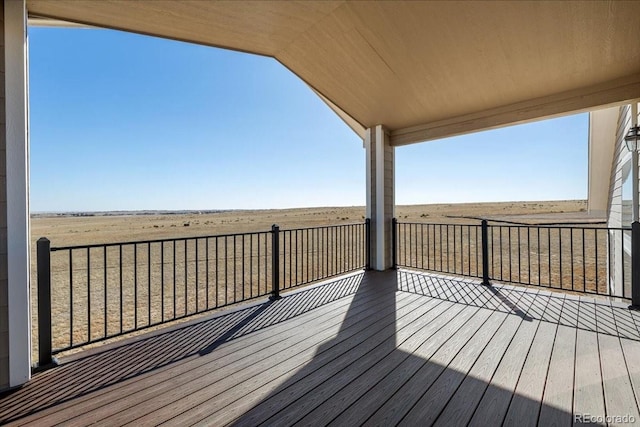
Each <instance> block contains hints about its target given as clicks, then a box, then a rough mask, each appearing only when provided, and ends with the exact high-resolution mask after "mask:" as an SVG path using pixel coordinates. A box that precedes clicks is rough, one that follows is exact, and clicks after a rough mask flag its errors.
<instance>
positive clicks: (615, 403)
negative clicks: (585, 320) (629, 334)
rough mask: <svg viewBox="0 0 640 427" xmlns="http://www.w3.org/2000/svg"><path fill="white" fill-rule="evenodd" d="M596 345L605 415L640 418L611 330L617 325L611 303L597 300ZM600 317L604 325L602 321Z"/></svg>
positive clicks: (623, 361) (623, 362)
mask: <svg viewBox="0 0 640 427" xmlns="http://www.w3.org/2000/svg"><path fill="white" fill-rule="evenodd" d="M595 308H596V320H597V322H598V347H599V350H600V360H601V361H606V363H601V368H602V383H603V387H604V401H605V411H606V414H607V415H608V416H625V415H627V416H632V417H635V419H636V420H640V413H638V405H637V403H636V399H635V396H634V391H633V386H632V383H631V377H630V376H629V371H628V370H627V365H626V361H625V356H624V354H623V352H622V345H621V342H620V338H619V337H618V336H616V335H615V333H613V334H612V331H613V332H615V330H616V325H615V321H614V320H613V312H612V311H611V307H609V306H607V305H605V304H596V307H595ZM601 321H602V322H603V325H601Z"/></svg>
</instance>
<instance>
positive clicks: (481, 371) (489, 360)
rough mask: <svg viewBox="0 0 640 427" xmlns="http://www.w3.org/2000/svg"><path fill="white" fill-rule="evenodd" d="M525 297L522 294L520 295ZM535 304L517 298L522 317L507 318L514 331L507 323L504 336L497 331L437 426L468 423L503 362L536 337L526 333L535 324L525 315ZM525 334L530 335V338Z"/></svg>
mask: <svg viewBox="0 0 640 427" xmlns="http://www.w3.org/2000/svg"><path fill="white" fill-rule="evenodd" d="M522 296H523V295H522V294H520V297H522ZM532 303H533V300H531V299H527V300H524V301H521V300H518V301H517V302H516V305H517V306H518V307H519V308H518V313H521V314H520V316H515V315H511V316H510V319H508V320H507V321H510V322H512V323H514V330H511V329H509V325H507V324H506V323H507V322H505V324H503V326H502V327H501V329H500V331H498V333H499V334H501V335H500V336H498V334H496V336H494V339H492V341H491V342H490V343H489V344H488V346H487V348H485V350H484V351H483V352H482V354H481V355H480V357H479V358H478V360H477V361H476V364H475V365H474V366H473V368H472V369H471V371H470V372H469V374H468V375H467V376H466V378H465V379H464V381H463V382H462V384H461V385H460V387H459V388H458V389H457V390H456V391H455V394H454V395H453V396H452V398H451V399H450V400H449V402H448V403H447V404H446V407H444V409H443V411H442V412H441V413H440V415H439V416H438V418H437V419H436V422H435V425H441V426H447V425H467V424H468V423H469V421H470V419H471V417H472V416H473V414H474V411H475V409H476V407H477V406H478V404H479V403H480V401H481V400H482V398H483V396H484V395H485V393H486V390H487V387H488V386H489V384H490V383H491V382H492V379H493V378H494V376H495V374H496V371H497V370H498V367H499V366H501V365H503V362H504V363H509V360H510V357H511V358H512V357H513V354H514V353H513V348H514V347H517V348H522V347H525V346H523V345H522V343H523V342H530V341H529V340H531V339H533V335H534V334H533V333H531V332H530V333H529V335H527V334H526V333H527V325H528V324H530V323H532V320H531V319H529V318H528V317H526V315H524V312H525V311H526V310H527V309H528V308H529V306H530V305H531V304H532ZM523 329H524V330H525V332H524V333H523V332H522V330H523ZM533 330H535V329H533ZM529 331H531V328H529ZM526 337H528V340H527V339H526ZM523 338H525V341H523V340H522V339H523ZM509 350H511V352H510V351H509ZM525 354H526V353H525ZM521 358H522V360H524V355H521ZM503 366H504V365H503ZM503 369H504V368H503ZM517 372H518V374H519V372H520V371H519V369H517ZM513 384H514V385H515V381H514V382H513Z"/></svg>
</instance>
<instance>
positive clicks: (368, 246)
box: [364, 218, 371, 270]
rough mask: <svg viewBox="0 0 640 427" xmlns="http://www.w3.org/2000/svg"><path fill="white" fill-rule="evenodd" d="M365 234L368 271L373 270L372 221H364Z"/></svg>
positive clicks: (368, 219)
mask: <svg viewBox="0 0 640 427" xmlns="http://www.w3.org/2000/svg"><path fill="white" fill-rule="evenodd" d="M364 228H365V231H364V234H365V244H364V245H365V251H366V252H365V253H366V255H365V256H366V257H367V259H366V269H367V270H371V219H370V218H367V219H365V220H364Z"/></svg>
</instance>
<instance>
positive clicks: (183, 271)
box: [31, 201, 606, 356]
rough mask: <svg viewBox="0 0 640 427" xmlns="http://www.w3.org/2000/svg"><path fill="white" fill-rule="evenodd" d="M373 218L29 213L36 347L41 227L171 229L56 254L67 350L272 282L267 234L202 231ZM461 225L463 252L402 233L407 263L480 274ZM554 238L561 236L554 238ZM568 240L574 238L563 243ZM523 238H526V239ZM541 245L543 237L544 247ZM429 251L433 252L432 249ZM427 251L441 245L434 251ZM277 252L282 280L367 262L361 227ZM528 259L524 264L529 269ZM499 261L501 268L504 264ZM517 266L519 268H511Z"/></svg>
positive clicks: (533, 210)
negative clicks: (446, 261) (448, 263)
mask: <svg viewBox="0 0 640 427" xmlns="http://www.w3.org/2000/svg"><path fill="white" fill-rule="evenodd" d="M585 208H586V203H585V202H584V201H554V202H514V203H491V204H482V203H474V204H442V205H416V206H398V207H397V209H396V217H397V218H398V220H399V221H400V222H419V223H446V224H479V222H480V221H479V218H486V219H490V220H496V221H511V222H521V223H530V224H537V223H565V222H569V223H571V222H587V221H592V219H590V218H588V217H587V216H586V214H585ZM364 218H365V209H364V208H363V207H336V208H308V209H282V210H253V211H223V212H203V213H195V212H185V213H172V214H168V213H164V214H153V213H147V214H140V213H138V214H122V215H114V214H92V215H81V214H76V215H71V214H66V215H35V216H34V217H33V218H32V220H31V236H32V251H33V253H32V295H33V298H32V317H33V328H34V334H33V337H34V343H33V344H34V345H33V349H34V356H35V354H36V350H37V311H36V307H37V304H36V301H37V299H36V297H37V293H36V254H35V251H36V244H35V242H36V241H37V240H38V238H40V237H47V238H48V239H49V240H50V241H51V245H52V247H66V246H78V245H95V244H110V243H120V242H132V241H149V240H158V239H169V241H167V242H164V243H163V242H157V243H143V244H137V245H122V246H120V245H116V246H108V247H106V248H105V247H97V248H93V249H90V250H87V249H77V250H73V251H68V250H67V251H57V252H53V253H52V256H51V270H52V318H53V341H54V348H64V347H68V346H71V345H77V344H81V343H83V342H87V341H91V340H95V339H99V338H102V337H104V336H109V335H114V334H118V333H120V331H121V330H122V331H126V330H130V329H135V328H140V327H144V326H147V325H151V324H155V323H158V322H161V321H166V320H168V319H172V318H174V317H178V318H179V317H183V316H186V315H189V314H193V313H196V312H200V311H203V310H206V309H209V308H215V307H217V306H223V305H225V304H228V303H232V302H234V301H240V300H242V299H245V298H249V297H251V296H257V295H265V294H268V293H269V292H270V291H271V237H270V235H269V234H267V233H257V234H253V235H245V236H239V235H238V236H235V237H233V236H230V237H227V238H209V239H204V238H200V237H202V236H215V235H222V234H237V233H253V232H268V231H269V230H270V229H271V225H272V224H278V225H279V226H280V228H281V229H298V228H306V227H324V226H336V225H341V224H354V223H363V222H364ZM459 229H460V233H461V234H460V235H459V236H458V237H453V236H451V237H448V236H447V238H448V239H449V240H447V242H449V243H451V244H453V242H456V241H457V240H456V239H458V238H460V239H461V242H462V245H461V246H459V247H457V249H456V251H458V252H456V251H453V252H451V251H452V249H453V246H451V247H449V246H445V245H444V244H442V243H441V240H439V241H438V243H437V244H436V243H434V244H433V248H431V247H430V246H429V245H428V244H426V243H423V241H422V240H420V241H418V238H417V237H415V241H413V240H411V239H407V241H406V242H405V240H404V238H403V239H401V241H400V245H401V255H402V254H403V252H402V251H403V249H402V248H405V249H404V254H405V256H407V255H406V254H408V256H409V261H408V262H406V261H405V264H406V265H414V264H415V266H417V267H424V266H425V265H424V262H427V263H429V262H431V261H433V262H434V263H435V262H437V261H438V259H439V255H436V253H438V254H439V253H440V252H442V251H447V252H451V256H452V257H453V256H456V253H457V254H458V257H459V259H458V258H457V259H456V260H455V261H454V262H455V263H458V262H459V263H460V267H461V268H462V271H461V272H464V271H465V270H466V269H467V264H465V263H466V262H467V261H468V263H469V264H468V266H469V268H470V269H471V270H470V271H473V270H474V269H475V271H476V272H477V268H478V266H477V264H476V260H477V257H476V258H474V259H471V258H469V259H468V260H467V261H463V260H464V254H465V253H467V254H470V253H471V252H472V249H473V251H475V250H476V248H477V245H476V243H477V242H476V241H475V237H474V236H475V230H473V229H472V228H465V227H460V228H459ZM464 230H466V231H464ZM472 230H473V231H472ZM415 231H416V230H415V229H414V232H415ZM427 232H428V231H427ZM423 233H424V231H423ZM465 233H466V235H465ZM472 235H473V236H472ZM425 236H426V235H423V236H422V239H424V237H425ZM434 236H435V235H434ZM551 237H554V236H551ZM441 238H442V236H440V239H441ZM172 239H175V240H172ZM493 239H494V240H493V241H494V246H496V248H498V244H502V248H501V249H500V250H501V251H502V253H503V257H504V256H507V252H505V251H506V250H507V247H508V246H507V243H509V244H510V243H514V244H516V241H515V240H513V241H512V240H509V241H507V242H505V240H504V237H499V238H498V240H497V241H496V240H495V236H494V237H493ZM543 240H544V239H543ZM550 241H553V242H555V241H556V239H554V238H552V239H551V240H550ZM566 242H567V240H566V238H565V243H563V246H566V244H567V243H566ZM523 244H524V243H523V242H522V241H520V242H519V243H518V245H523ZM554 244H555V243H548V245H554ZM576 244H577V241H576ZM403 245H404V246H403ZM407 245H408V249H406V248H407ZM604 245H606V242H604ZM525 246H526V245H525ZM529 246H530V243H529ZM514 247H515V246H514ZM334 248H337V249H338V250H337V251H336V250H334ZM441 248H442V251H441ZM522 249H523V250H524V249H525V248H524V247H523V248H522ZM529 249H531V248H530V247H529ZM496 250H497V249H496ZM544 250H545V249H544V248H542V247H540V248H539V249H538V248H537V246H536V251H537V252H538V253H541V252H543V251H544ZM547 250H548V248H547ZM603 250H604V248H603ZM425 251H426V252H427V256H426V257H424V255H423V254H424V252H425ZM430 251H432V252H433V257H432V258H433V259H431V260H430V259H429V255H428V254H429V253H431V252H430ZM70 252H71V261H72V264H73V268H71V269H70V268H69V266H70V262H69V261H70V255H69V253H70ZM280 253H281V254H283V255H282V256H281V278H280V279H281V283H282V284H284V285H285V287H287V286H293V285H295V284H297V283H306V282H309V281H313V280H314V279H316V278H319V277H325V276H331V275H333V274H336V273H339V272H340V271H344V270H347V269H349V268H350V267H353V266H358V265H362V264H363V262H364V256H363V254H364V227H352V226H344V227H337V228H326V229H321V230H316V231H308V230H300V231H298V232H290V233H281V241H280ZM291 253H295V254H296V255H295V256H292V255H290V254H291ZM511 253H512V257H513V256H515V255H513V254H514V253H515V252H514V251H512V252H511ZM284 254H289V255H284ZM411 254H413V255H411ZM418 254H420V256H421V257H420V259H418ZM411 257H413V258H411ZM507 258H508V257H507ZM534 259H537V258H535V257H534ZM497 261H498V258H496V257H494V260H493V265H494V268H498V264H496V263H497ZM452 262H453V261H452ZM599 262H600V261H599ZM605 262H606V260H605ZM421 263H422V264H421ZM531 263H532V261H531V259H529V260H528V261H527V265H526V268H527V269H530V268H531V267H534V270H535V268H542V267H541V266H540V265H538V266H534V265H532V264H531ZM520 264H521V262H519V264H518V265H519V267H518V268H519V269H520V271H519V273H520V274H522V268H521V267H520ZM456 265H457V264H456ZM605 265H606V264H605ZM500 268H501V272H502V273H504V271H505V270H504V266H501V267H500ZM589 268H590V269H593V268H594V266H589ZM441 269H442V267H441ZM552 269H553V267H552ZM451 271H453V272H456V271H458V270H456V269H453V270H451ZM527 271H528V270H527ZM545 273H548V272H546V271H545ZM551 273H553V271H552V270H551ZM494 274H496V273H495V272H494ZM509 274H513V273H511V270H509ZM528 274H531V273H528ZM534 274H535V273H534ZM554 274H556V273H554ZM563 274H564V273H563ZM585 274H587V273H585ZM554 277H555V276H554ZM567 280H568V279H567ZM105 292H106V293H105Z"/></svg>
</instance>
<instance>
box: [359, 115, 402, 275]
mask: <svg viewBox="0 0 640 427" xmlns="http://www.w3.org/2000/svg"><path fill="white" fill-rule="evenodd" d="M364 145H365V150H366V163H367V165H366V174H367V211H366V213H367V217H368V218H371V260H370V265H371V268H373V269H374V270H379V271H382V270H386V269H388V268H391V267H392V253H391V251H392V247H393V244H392V230H391V227H392V223H391V221H392V219H393V216H394V209H395V158H394V147H392V146H391V145H390V144H389V133H388V132H387V131H386V129H385V128H384V127H383V126H382V125H378V126H376V127H375V128H369V129H367V131H366V134H365V141H364Z"/></svg>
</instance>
